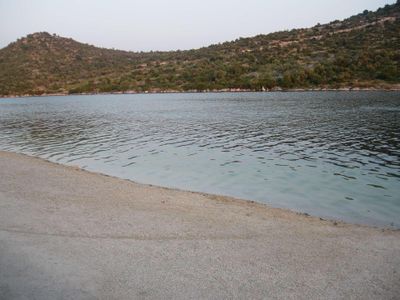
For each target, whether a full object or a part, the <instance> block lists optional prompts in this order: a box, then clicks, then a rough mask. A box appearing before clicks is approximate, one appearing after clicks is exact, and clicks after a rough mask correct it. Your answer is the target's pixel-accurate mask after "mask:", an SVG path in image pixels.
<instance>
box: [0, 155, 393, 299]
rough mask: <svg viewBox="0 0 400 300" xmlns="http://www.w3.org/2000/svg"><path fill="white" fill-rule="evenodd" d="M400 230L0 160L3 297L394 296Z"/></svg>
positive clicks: (40, 163) (38, 162)
mask: <svg viewBox="0 0 400 300" xmlns="http://www.w3.org/2000/svg"><path fill="white" fill-rule="evenodd" d="M399 270H400V231H399V230H385V229H378V228H372V227H368V226H362V225H352V224H346V223H342V222H335V221H327V220H322V219H320V218H317V217H312V216H308V215H304V214H299V213H295V212H291V211H288V210H284V209H276V208H271V207H268V206H266V205H262V204H258V203H254V202H249V201H245V200H240V199H234V198H231V197H223V196H215V195H209V194H202V193H195V192H187V191H180V190H175V189H168V188H161V187H156V186H151V185H143V184H137V183H134V182H131V181H127V180H123V179H119V178H115V177H109V176H106V175H102V174H97V173H91V172H88V171H84V170H81V169H79V168H74V167H68V166H63V165H59V164H55V163H51V162H48V161H45V160H43V159H40V158H34V157H29V156H26V155H21V154H15V153H10V152H2V151H0V298H1V299H25V298H35V299H59V298H71V299H86V298H96V299H99V298H101V299H111V298H112V299H115V298H117V299H133V298H151V299H154V298H175V299H176V298H179V299H188V298H191V299H199V298H203V299H204V298H207V299H210V298H212V299H225V298H240V299H248V298H251V299H263V298H274V299H275V298H280V299H288V298H289V299H294V298H296V299H320V298H324V299H347V298H352V299H395V298H397V297H398V295H399V294H400V285H399V282H400V272H399Z"/></svg>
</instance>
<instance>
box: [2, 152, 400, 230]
mask: <svg viewBox="0 0 400 300" xmlns="http://www.w3.org/2000/svg"><path fill="white" fill-rule="evenodd" d="M4 154H5V155H7V154H10V155H16V156H22V157H27V158H28V159H33V160H39V161H41V162H43V163H48V164H50V165H56V166H60V167H62V168H66V169H70V170H73V171H80V172H84V173H87V174H88V176H90V175H96V176H104V177H107V178H111V179H115V180H122V181H126V182H129V183H132V184H135V185H140V186H143V187H148V188H156V189H161V190H167V191H171V192H177V193H189V194H194V195H201V196H204V197H207V198H210V199H213V200H215V201H222V202H232V203H237V204H241V205H248V206H252V207H259V208H261V209H266V210H277V211H282V212H283V213H288V214H293V215H297V216H302V217H306V218H307V219H309V220H311V219H314V220H315V221H322V222H328V223H331V224H333V225H334V226H337V225H339V224H341V225H347V226H359V227H365V228H372V229H377V230H381V231H394V232H396V231H398V232H400V228H395V227H392V226H389V225H387V226H379V225H372V224H363V223H353V222H351V221H344V220H342V219H340V218H329V217H320V216H316V215H313V214H309V213H307V212H300V211H296V210H293V209H290V208H283V207H274V206H271V205H269V204H266V203H262V202H258V201H256V200H250V199H244V198H237V197H234V196H227V195H223V194H212V193H207V192H200V191H192V190H185V189H180V188H176V187H168V186H161V185H157V184H151V183H142V182H137V181H134V180H132V179H128V178H121V177H117V176H113V175H109V174H105V173H101V172H96V171H90V170H86V169H83V168H81V167H80V166H73V165H65V164H62V163H59V162H53V161H50V160H47V159H44V158H41V157H38V156H32V155H28V154H24V153H18V152H12V151H4V150H0V158H1V156H2V155H4Z"/></svg>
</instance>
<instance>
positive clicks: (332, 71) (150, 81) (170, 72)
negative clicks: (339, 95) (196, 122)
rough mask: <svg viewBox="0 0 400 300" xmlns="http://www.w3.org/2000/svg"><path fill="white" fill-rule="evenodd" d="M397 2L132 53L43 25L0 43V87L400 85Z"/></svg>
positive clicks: (18, 90) (3, 91) (7, 91)
mask: <svg viewBox="0 0 400 300" xmlns="http://www.w3.org/2000/svg"><path fill="white" fill-rule="evenodd" d="M399 49H400V3H399V2H398V3H396V4H393V5H387V6H385V7H384V8H380V9H378V10H377V11H375V12H370V11H364V12H363V13H361V14H359V15H356V16H353V17H351V18H348V19H346V20H343V21H334V22H331V23H329V24H324V25H320V24H318V25H316V26H314V27H312V28H308V29H295V30H291V31H281V32H276V33H271V34H267V35H258V36H255V37H252V38H240V39H237V40H235V41H232V42H226V43H222V44H218V45H212V46H209V47H205V48H201V49H196V50H188V51H171V52H147V53H143V52H140V53H136V52H127V51H119V50H111V49H103V48H97V47H95V46H91V45H87V44H83V43H79V42H77V41H74V40H72V39H69V38H63V37H59V36H57V35H51V34H49V33H46V32H40V33H34V34H30V35H28V36H27V37H24V38H21V39H19V40H17V41H16V42H13V43H11V44H10V45H8V46H7V47H5V48H3V49H1V50H0V95H3V96H4V95H24V94H43V93H89V92H116V91H137V92H143V91H154V92H156V91H172V90H174V91H187V90H197V91H200V90H201V91H203V90H223V89H249V90H264V89H273V88H275V89H280V88H283V89H292V88H341V87H376V88H390V87H396V86H400V51H399Z"/></svg>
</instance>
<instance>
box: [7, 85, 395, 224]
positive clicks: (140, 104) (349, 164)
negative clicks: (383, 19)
mask: <svg viewBox="0 0 400 300" xmlns="http://www.w3.org/2000/svg"><path fill="white" fill-rule="evenodd" d="M399 120H400V94H399V93H396V92H357V93H355V92H320V93H316V92H315V93H244V94H168V95H113V96H110V95H107V96H106V95H102V96H97V95H96V96H71V97H45V98H24V99H2V100H0V149H2V150H9V151H16V152H22V153H26V154H30V155H35V156H40V157H43V158H46V159H49V160H51V161H57V162H61V163H65V164H70V165H79V166H81V167H84V168H86V169H88V170H94V171H98V172H103V173H107V174H110V175H114V176H118V177H122V178H129V179H132V180H135V181H138V182H144V183H152V184H158V185H163V186H170V187H178V188H182V189H189V190H196V191H204V192H210V193H218V194H225V195H232V196H236V197H241V198H246V199H253V200H258V201H260V202H264V203H268V204H271V205H273V206H277V207H287V208H291V209H295V210H298V211H302V212H308V213H312V214H316V215H319V216H322V217H333V218H340V219H344V220H347V221H352V222H360V223H368V224H377V225H384V226H395V227H400V218H399V216H400V159H399V157H400V121H399Z"/></svg>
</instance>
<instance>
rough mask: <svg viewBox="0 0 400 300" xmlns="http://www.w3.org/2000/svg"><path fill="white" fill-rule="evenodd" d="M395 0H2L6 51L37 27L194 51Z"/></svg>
mask: <svg viewBox="0 0 400 300" xmlns="http://www.w3.org/2000/svg"><path fill="white" fill-rule="evenodd" d="M392 3H395V0H240V1H239V0H197V1H194V0H146V1H144V0H143V1H137V0H131V1H129V0H110V1H105V0H96V1H95V0H0V48H2V47H4V46H6V45H8V44H9V43H10V42H12V41H14V40H16V39H17V38H19V37H22V36H25V35H27V34H29V33H33V32H37V31H47V32H50V33H57V34H59V35H61V36H66V37H72V38H74V39H76V40H78V41H80V42H85V43H89V44H93V45H96V46H102V47H107V48H118V49H124V50H134V51H141V50H143V51H146V50H172V49H189V48H199V47H202V46H207V45H210V44H212V43H218V42H224V41H229V40H233V39H236V38H238V37H248V36H254V35H257V34H260V33H269V32H274V31H277V30H284V29H292V28H299V27H309V26H312V25H315V24H316V23H318V22H319V23H327V22H330V21H333V20H336V19H343V18H346V17H349V16H351V15H353V14H356V13H359V12H362V11H363V10H364V9H368V10H375V9H377V8H378V7H382V6H384V5H385V4H392Z"/></svg>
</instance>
